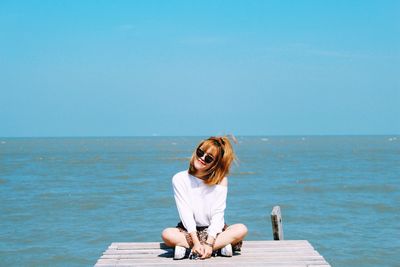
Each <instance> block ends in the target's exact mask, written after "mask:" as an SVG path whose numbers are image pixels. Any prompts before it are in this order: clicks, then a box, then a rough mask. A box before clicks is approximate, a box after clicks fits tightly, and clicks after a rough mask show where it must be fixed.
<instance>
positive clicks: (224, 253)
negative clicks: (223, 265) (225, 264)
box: [221, 244, 233, 257]
mask: <svg viewBox="0 0 400 267" xmlns="http://www.w3.org/2000/svg"><path fill="white" fill-rule="evenodd" d="M221 255H222V256H225V257H232V255H233V252H232V245H231V244H228V245H226V246H225V247H223V248H221Z"/></svg>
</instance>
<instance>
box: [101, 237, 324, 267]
mask: <svg viewBox="0 0 400 267" xmlns="http://www.w3.org/2000/svg"><path fill="white" fill-rule="evenodd" d="M172 255H173V249H172V248H168V247H166V246H165V244H163V243H158V242H145V243H143V242H142V243H117V242H115V243H112V244H111V245H110V246H109V248H108V249H107V250H106V251H105V252H104V253H103V255H102V256H101V258H100V259H99V260H98V261H97V263H96V266H103V267H104V266H160V265H163V266H177V265H179V266H243V265H246V266H279V267H280V266H292V267H300V266H301V267H306V266H309V267H311V266H313V267H317V266H320V267H321V266H324V267H327V266H330V265H329V264H328V263H327V262H326V261H325V259H324V258H323V257H322V256H321V255H320V254H319V253H318V252H317V251H316V250H314V248H313V247H312V246H311V244H310V243H309V242H308V241H307V240H285V241H245V242H244V244H243V247H242V251H241V253H239V254H235V255H234V256H233V257H231V258H226V257H212V258H211V259H207V260H204V261H203V260H198V261H193V260H188V259H184V260H180V261H174V260H173V259H172Z"/></svg>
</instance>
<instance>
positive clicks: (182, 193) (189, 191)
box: [172, 170, 228, 238]
mask: <svg viewBox="0 0 400 267" xmlns="http://www.w3.org/2000/svg"><path fill="white" fill-rule="evenodd" d="M172 184H173V188H174V197H175V202H176V206H177V208H178V212H179V217H180V219H181V221H182V223H183V225H184V226H185V228H186V230H187V231H188V232H189V233H191V232H194V231H196V226H208V229H207V233H208V235H210V236H212V237H214V238H215V237H216V236H217V234H218V233H221V232H222V228H223V227H224V223H225V222H224V211H225V207H226V196H227V193H228V188H227V187H226V186H223V185H206V184H205V183H204V181H203V180H201V179H199V178H197V177H195V176H193V175H190V174H189V173H188V171H187V170H186V171H181V172H179V173H177V174H175V175H174V177H173V178H172Z"/></svg>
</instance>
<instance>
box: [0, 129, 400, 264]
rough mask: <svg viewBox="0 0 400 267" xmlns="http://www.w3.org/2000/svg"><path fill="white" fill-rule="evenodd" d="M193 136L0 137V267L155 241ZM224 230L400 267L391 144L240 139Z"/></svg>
mask: <svg viewBox="0 0 400 267" xmlns="http://www.w3.org/2000/svg"><path fill="white" fill-rule="evenodd" d="M200 139H201V137H134V138H0V266H91V265H93V264H94V263H95V262H96V260H97V259H98V258H99V257H100V256H101V254H102V252H103V251H104V250H105V249H106V248H107V246H108V245H109V244H110V243H111V242H139V241H161V238H160V233H161V231H162V230H163V228H165V227H168V226H175V225H176V223H177V221H178V214H177V211H176V207H175V203H174V199H173V195H172V188H171V177H172V176H173V175H174V174H175V173H176V172H178V171H181V170H184V169H186V168H187V166H188V159H189V157H190V155H191V152H192V150H193V149H194V148H195V146H196V144H197V143H198V142H199V141H200ZM238 141H239V143H238V144H236V145H235V150H236V153H237V156H238V163H237V164H236V165H235V166H234V167H233V169H232V172H231V175H230V178H229V195H228V205H227V209H226V213H225V218H226V221H227V223H228V224H232V223H237V222H242V223H244V224H246V225H247V226H248V229H249V234H248V236H247V239H248V240H271V239H272V230H271V223H270V217H269V214H270V212H271V210H272V207H273V206H274V205H280V206H281V209H282V214H283V224H284V235H285V239H307V240H309V241H310V242H311V244H312V245H313V246H314V247H315V248H316V249H317V250H318V251H319V252H320V253H321V254H322V255H323V256H324V257H325V258H326V260H327V261H328V262H329V263H331V264H332V266H364V267H368V266H371V267H372V266H400V256H399V255H400V137H399V136H304V137H303V136H293V137H280V136H261V137H238Z"/></svg>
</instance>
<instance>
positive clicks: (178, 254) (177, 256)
mask: <svg viewBox="0 0 400 267" xmlns="http://www.w3.org/2000/svg"><path fill="white" fill-rule="evenodd" d="M185 256H186V248H185V247H181V246H175V250H174V260H181V259H183V258H184V257H185Z"/></svg>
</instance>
